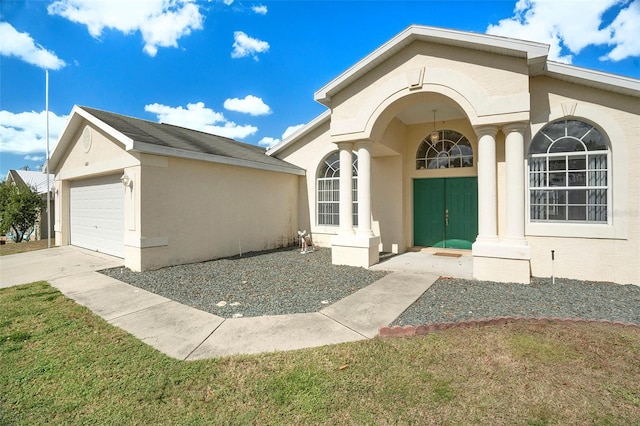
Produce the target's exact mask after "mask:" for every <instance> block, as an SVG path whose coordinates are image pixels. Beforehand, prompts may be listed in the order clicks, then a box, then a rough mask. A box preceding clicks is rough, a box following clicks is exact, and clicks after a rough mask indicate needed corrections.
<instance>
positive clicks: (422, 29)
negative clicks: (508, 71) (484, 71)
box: [314, 25, 549, 105]
mask: <svg viewBox="0 0 640 426" xmlns="http://www.w3.org/2000/svg"><path fill="white" fill-rule="evenodd" d="M414 40H424V41H432V42H435V43H439V44H445V45H453V46H461V47H466V48H470V49H475V50H483V51H487V52H493V53H497V54H505V55H511V56H520V57H522V58H526V59H527V62H528V63H530V62H533V61H534V60H537V59H540V58H544V57H546V56H547V55H548V54H549V45H547V44H542V43H537V42H532V41H526V40H518V39H513V38H509V37H501V36H495V35H489V34H480V33H472V32H467V31H458V30H450V29H445V28H438V27H427V26H421V25H411V26H410V27H408V28H407V29H406V30H404V31H402V32H401V33H400V34H398V35H396V36H395V37H393V38H392V39H391V40H389V41H388V42H386V43H385V44H383V45H382V46H380V47H379V48H377V49H376V50H374V51H373V52H372V53H370V54H369V55H367V56H366V57H364V58H363V59H362V60H360V61H359V62H357V63H356V64H355V65H353V66H352V67H351V68H349V69H347V70H346V71H345V72H343V73H342V74H340V75H339V76H338V77H336V78H335V79H334V80H332V81H331V82H329V83H328V84H327V85H325V86H324V87H323V88H321V89H320V90H318V91H317V92H316V93H315V94H314V99H315V100H316V101H317V102H320V103H321V104H324V105H328V104H329V102H330V101H331V96H332V95H333V94H334V93H336V92H338V91H339V90H340V89H341V88H342V87H343V86H344V85H346V84H348V83H349V82H351V81H353V80H355V79H356V78H358V77H359V76H360V75H361V74H363V73H365V72H367V71H368V70H369V69H370V68H372V67H373V66H375V65H376V64H379V63H381V62H382V61H384V60H386V59H387V58H389V57H390V56H392V55H393V54H395V53H396V52H397V51H399V50H401V49H402V48H403V47H404V46H406V45H408V44H409V43H411V42H413V41H414Z"/></svg>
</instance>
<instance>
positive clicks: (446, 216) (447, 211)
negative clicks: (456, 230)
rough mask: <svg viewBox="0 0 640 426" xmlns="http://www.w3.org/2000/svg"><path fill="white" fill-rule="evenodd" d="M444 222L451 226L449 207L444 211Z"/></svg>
mask: <svg viewBox="0 0 640 426" xmlns="http://www.w3.org/2000/svg"><path fill="white" fill-rule="evenodd" d="M444 224H445V226H449V209H446V210H445V211H444Z"/></svg>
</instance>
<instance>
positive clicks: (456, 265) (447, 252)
mask: <svg viewBox="0 0 640 426" xmlns="http://www.w3.org/2000/svg"><path fill="white" fill-rule="evenodd" d="M370 269H372V270H375V271H403V272H413V273H418V274H425V273H426V274H436V275H440V276H444V277H453V278H464V279H468V280H471V279H473V256H472V255H471V251H470V250H452V249H435V248H426V249H422V250H420V251H416V252H406V253H404V254H401V255H398V256H394V257H392V258H390V259H388V260H385V261H383V262H380V263H378V264H377V265H373V266H372V267H371V268H370Z"/></svg>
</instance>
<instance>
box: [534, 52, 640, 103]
mask: <svg viewBox="0 0 640 426" xmlns="http://www.w3.org/2000/svg"><path fill="white" fill-rule="evenodd" d="M546 74H547V75H550V76H552V77H556V78H560V79H564V80H568V81H572V82H576V83H582V84H585V83H587V84H589V83H591V85H593V83H596V85H597V86H605V87H608V88H613V89H614V90H615V91H617V92H622V93H625V94H628V95H631V96H637V97H640V80H638V79H635V78H631V77H625V76H621V75H616V74H610V73H606V72H602V71H596V70H591V69H588V68H581V67H576V66H574V65H568V64H563V63H560V62H553V61H547V71H546ZM616 89H617V90H616Z"/></svg>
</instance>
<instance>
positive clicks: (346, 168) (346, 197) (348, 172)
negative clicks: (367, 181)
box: [337, 142, 353, 235]
mask: <svg viewBox="0 0 640 426" xmlns="http://www.w3.org/2000/svg"><path fill="white" fill-rule="evenodd" d="M337 145H338V149H340V228H339V233H340V234H341V235H350V234H353V192H352V191H353V188H352V185H353V183H352V181H353V169H352V164H353V156H352V154H351V150H352V149H353V144H352V143H351V142H338V143H337Z"/></svg>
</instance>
